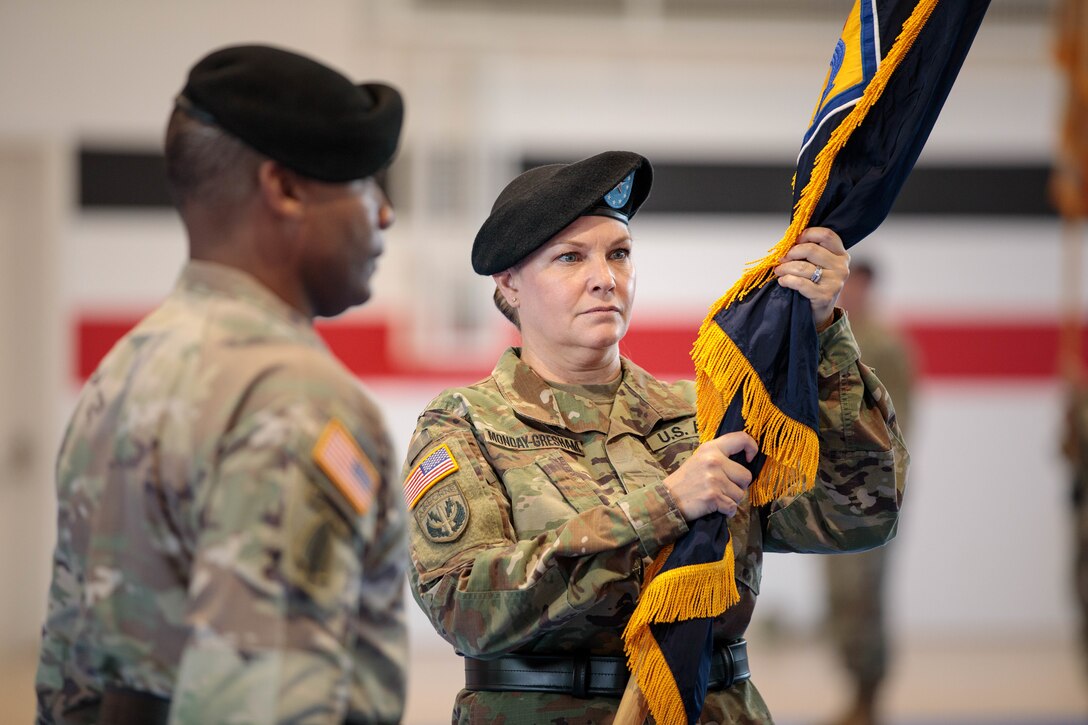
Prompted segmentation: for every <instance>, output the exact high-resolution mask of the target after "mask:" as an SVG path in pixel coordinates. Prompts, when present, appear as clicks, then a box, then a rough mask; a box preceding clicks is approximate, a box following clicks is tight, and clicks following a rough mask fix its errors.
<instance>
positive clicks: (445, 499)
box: [416, 483, 469, 544]
mask: <svg viewBox="0 0 1088 725" xmlns="http://www.w3.org/2000/svg"><path fill="white" fill-rule="evenodd" d="M427 501H428V504H429V505H428V506H426V507H425V508H421V509H420V510H419V511H417V512H416V523H418V524H419V528H420V529H421V530H422V531H423V535H424V536H426V537H427V538H428V539H430V540H431V541H433V542H435V543H437V544H445V543H447V542H450V541H456V540H457V539H459V538H461V535H462V534H464V533H465V531H466V530H467V529H468V516H469V509H468V502H467V501H465V496H464V494H462V493H461V489H460V488H458V487H457V484H456V483H449V484H447V485H445V486H443V487H442V488H440V489H438V490H437V491H435V492H434V495H432V496H429V497H428V499H427Z"/></svg>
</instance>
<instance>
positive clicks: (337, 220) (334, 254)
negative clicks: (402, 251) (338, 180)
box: [301, 177, 394, 317]
mask: <svg viewBox="0 0 1088 725" xmlns="http://www.w3.org/2000/svg"><path fill="white" fill-rule="evenodd" d="M308 183H309V184H311V185H312V192H313V193H312V197H311V199H310V201H309V204H308V208H307V215H306V224H307V227H306V228H307V236H306V241H305V245H306V246H305V248H304V249H303V252H302V254H303V260H302V264H301V278H302V284H303V288H304V291H305V293H306V295H307V297H308V299H309V302H310V306H311V308H312V309H313V314H314V315H320V316H322V317H332V316H335V315H338V314H340V313H341V312H343V311H344V310H346V309H348V308H349V307H354V306H355V305H361V304H362V303H364V302H366V301H367V300H368V299H370V295H371V286H370V279H371V277H372V276H373V274H374V271H375V269H376V267H377V259H378V257H379V256H380V255H381V253H382V252H383V251H384V249H385V242H384V235H383V231H384V230H385V229H387V228H389V227H390V226H391V225H392V224H393V218H394V215H393V207H392V205H391V204H390V203H389V199H388V198H387V197H386V195H385V192H384V191H383V190H382V188H381V186H380V185H379V184H378V182H377V181H376V180H375V179H374V177H368V178H366V179H359V180H356V181H351V182H348V183H344V184H330V183H324V182H318V181H310V182H308Z"/></svg>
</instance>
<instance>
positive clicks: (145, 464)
mask: <svg viewBox="0 0 1088 725" xmlns="http://www.w3.org/2000/svg"><path fill="white" fill-rule="evenodd" d="M390 455H391V454H390V447H389V443H388V440H387V437H386V433H385V431H384V428H383V425H382V422H381V419H380V416H379V413H378V411H377V410H376V408H375V407H374V405H373V404H372V403H371V401H370V400H369V398H368V396H367V395H366V394H365V393H364V392H363V391H362V389H361V388H360V387H359V385H358V383H357V382H356V381H355V380H354V378H352V377H351V375H350V374H349V373H348V372H347V371H346V370H345V369H344V368H343V367H342V366H341V365H340V364H339V363H338V362H337V361H336V360H335V359H334V358H333V357H332V355H331V354H329V352H328V350H327V348H326V347H325V346H324V344H323V343H322V342H321V340H320V338H319V337H318V336H317V334H316V333H315V332H314V330H313V328H312V326H311V325H310V323H309V321H308V320H306V319H304V318H303V317H301V316H300V315H299V314H298V313H296V312H294V311H293V310H291V309H290V308H289V307H287V305H285V304H284V303H283V302H282V301H280V300H279V299H278V298H276V297H275V296H273V295H272V293H271V292H269V291H268V290H266V289H265V288H264V287H262V286H261V285H259V284H258V283H257V282H256V281H255V280H253V279H252V278H250V277H249V276H248V275H245V274H243V273H241V272H238V271H236V270H233V269H230V268H227V267H223V266H219V265H215V264H209V263H202V262H191V263H190V264H189V265H188V266H187V267H186V269H185V270H184V271H183V273H182V275H181V278H180V281H179V282H178V285H177V287H176V288H175V290H174V291H173V293H172V294H171V295H170V296H169V297H168V298H167V299H166V301H165V302H164V304H162V305H161V306H160V307H159V308H158V309H157V310H155V311H154V312H153V313H152V314H151V315H149V316H148V317H147V318H145V319H144V320H143V321H142V322H140V324H139V325H138V326H137V327H136V328H135V329H134V330H132V331H131V332H130V333H129V334H128V335H126V336H125V337H124V339H123V340H121V341H120V342H119V343H118V344H117V345H116V346H115V347H114V349H113V350H112V351H111V352H110V353H109V355H108V356H107V357H106V358H105V360H103V362H102V364H101V365H100V366H99V368H98V370H97V371H96V372H95V373H94V375H93V376H92V377H91V379H90V380H89V381H88V383H87V385H86V387H85V388H84V390H83V392H82V394H81V397H80V399H79V402H78V405H77V407H76V410H75V413H74V414H73V416H72V419H71V422H70V424H69V427H68V430H67V433H66V435H65V439H64V442H63V444H62V447H61V450H60V455H59V459H58V461H57V497H58V502H59V514H58V526H57V528H58V540H57V546H56V552H55V554H54V564H53V583H52V587H51V590H50V597H49V611H48V615H47V620H46V623H45V627H44V631H43V642H42V652H41V659H40V663H39V667H38V675H37V692H38V721H39V722H54V721H57V720H66V719H78V720H82V719H83V718H93V717H94V715H95V712H96V709H97V703H98V702H99V701H100V699H101V697H102V693H103V691H104V689H105V688H107V687H121V688H130V689H135V690H139V691H142V692H147V693H152V694H155V695H158V696H161V697H164V698H169V699H171V700H172V710H171V722H175V723H213V722H228V721H232V722H233V721H237V722H243V721H244V722H269V723H270V722H279V721H291V722H295V721H301V720H303V719H305V721H306V722H318V721H320V722H342V721H343V720H344V719H345V717H348V716H350V717H353V718H357V719H360V720H364V721H370V722H394V721H397V720H399V719H400V717H401V713H402V710H403V703H404V667H405V658H406V633H405V624H404V610H403V588H404V568H405V567H406V565H407V561H408V559H407V551H406V547H405V530H404V529H405V525H406V517H405V512H404V504H403V502H402V501H403V499H402V497H401V493H400V489H399V487H397V486H395V485H393V486H391V485H389V483H390V481H391V480H392V479H391V476H390V474H391V473H392V470H391V469H390V464H391V460H390Z"/></svg>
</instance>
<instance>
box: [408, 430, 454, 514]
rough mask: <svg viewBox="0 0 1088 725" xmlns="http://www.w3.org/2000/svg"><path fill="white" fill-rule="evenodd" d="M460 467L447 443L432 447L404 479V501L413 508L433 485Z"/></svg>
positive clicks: (409, 507)
mask: <svg viewBox="0 0 1088 725" xmlns="http://www.w3.org/2000/svg"><path fill="white" fill-rule="evenodd" d="M460 468H461V467H460V466H458V465H457V459H456V458H454V457H453V451H451V450H450V447H449V446H448V445H447V444H445V443H443V444H442V445H440V446H436V447H435V448H432V449H431V450H430V452H429V453H427V455H426V456H424V457H423V460H422V461H420V462H419V463H417V464H416V467H415V468H413V469H412V472H411V473H409V474H408V477H407V478H405V479H404V503H406V504H407V505H408V509H409V510H411V509H413V508H414V507H415V505H416V504H417V503H419V500H420V499H421V498H423V494H425V493H427V491H428V490H429V489H430V488H431V486H433V485H435V484H436V483H438V482H439V481H441V480H442V479H443V478H445V477H446V476H448V475H450V474H451V473H453V472H454V471H457V470H459V469H460ZM462 501H463V499H462Z"/></svg>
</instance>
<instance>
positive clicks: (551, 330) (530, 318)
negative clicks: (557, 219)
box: [496, 216, 635, 353]
mask: <svg viewBox="0 0 1088 725" xmlns="http://www.w3.org/2000/svg"><path fill="white" fill-rule="evenodd" d="M496 281H497V282H498V283H499V287H500V289H502V290H503V294H505V295H506V297H507V301H508V302H513V299H512V298H516V299H517V302H516V303H514V306H516V307H517V308H518V314H519V316H520V319H521V332H522V339H523V341H524V343H525V344H526V345H534V346H544V347H546V348H550V350H551V351H552V352H559V353H563V352H574V351H575V350H576V349H578V348H581V349H590V350H604V349H607V348H610V347H613V346H615V345H616V344H617V343H619V341H620V340H621V339H622V338H623V336H624V334H626V332H627V325H628V322H629V321H630V318H631V305H632V303H633V302H634V297H635V268H634V265H633V263H632V260H631V236H630V234H629V232H628V229H627V225H626V224H624V223H623V222H620V221H618V220H616V219H612V218H610V217H603V216H583V217H579V218H578V219H576V220H575V221H574V222H573V223H571V224H570V226H568V227H567V228H566V229H564V230H563V231H561V232H559V233H558V234H556V235H555V236H554V237H553V238H552V239H551V240H550V241H549V242H548V243H547V244H545V245H544V246H543V247H541V248H540V249H538V250H536V251H535V252H533V254H531V255H530V256H529V257H527V258H526V259H525V261H523V262H522V263H521V264H519V265H518V266H516V267H514V268H512V269H510V270H507V271H506V272H503V273H502V274H499V275H496ZM540 352H542V353H543V352H546V350H543V349H542V350H540Z"/></svg>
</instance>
